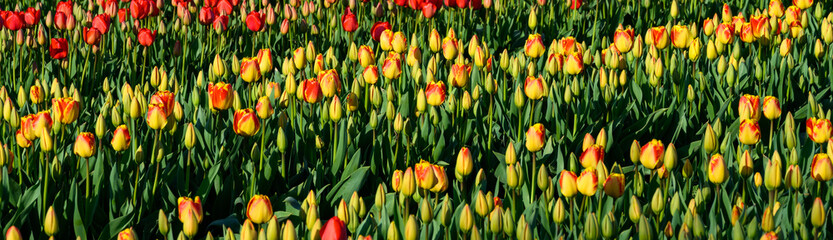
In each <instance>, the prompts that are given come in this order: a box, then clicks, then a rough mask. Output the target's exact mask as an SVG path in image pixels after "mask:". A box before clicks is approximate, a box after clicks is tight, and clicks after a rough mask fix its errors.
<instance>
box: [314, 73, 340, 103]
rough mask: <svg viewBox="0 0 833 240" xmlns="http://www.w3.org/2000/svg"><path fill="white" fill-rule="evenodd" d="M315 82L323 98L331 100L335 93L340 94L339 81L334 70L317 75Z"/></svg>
mask: <svg viewBox="0 0 833 240" xmlns="http://www.w3.org/2000/svg"><path fill="white" fill-rule="evenodd" d="M317 80H318V83H319V84H320V86H321V93H323V94H324V96H325V97H328V98H331V97H333V96H334V95H335V94H336V93H337V92H341V81H339V77H338V72H336V70H333V69H330V70H327V71H323V72H321V73H319V74H318V79H317Z"/></svg>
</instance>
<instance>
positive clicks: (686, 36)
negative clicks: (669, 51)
mask: <svg viewBox="0 0 833 240" xmlns="http://www.w3.org/2000/svg"><path fill="white" fill-rule="evenodd" d="M690 35H691V34H690V32H689V31H688V27H686V26H684V25H676V26H674V27H673V28H671V44H672V45H674V47H676V48H686V47H688V44H689V43H690V42H691V36H690Z"/></svg>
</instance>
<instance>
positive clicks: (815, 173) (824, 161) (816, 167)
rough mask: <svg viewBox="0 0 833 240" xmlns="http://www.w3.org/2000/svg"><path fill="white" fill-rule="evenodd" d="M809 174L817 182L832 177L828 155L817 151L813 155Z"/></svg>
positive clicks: (832, 164) (828, 179) (831, 167)
mask: <svg viewBox="0 0 833 240" xmlns="http://www.w3.org/2000/svg"><path fill="white" fill-rule="evenodd" d="M810 175H811V176H812V177H813V179H815V180H816V181H819V182H826V181H830V179H833V163H831V161H830V155H828V154H826V153H818V154H816V155H815V156H813V163H812V164H811V165H810Z"/></svg>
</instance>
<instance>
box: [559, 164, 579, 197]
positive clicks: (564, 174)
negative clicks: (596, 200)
mask: <svg viewBox="0 0 833 240" xmlns="http://www.w3.org/2000/svg"><path fill="white" fill-rule="evenodd" d="M576 179H577V177H576V174H575V173H573V172H570V171H567V170H561V174H560V176H559V177H558V189H560V190H561V195H564V197H567V198H570V197H573V196H575V195H576V192H578V187H577V186H576Z"/></svg>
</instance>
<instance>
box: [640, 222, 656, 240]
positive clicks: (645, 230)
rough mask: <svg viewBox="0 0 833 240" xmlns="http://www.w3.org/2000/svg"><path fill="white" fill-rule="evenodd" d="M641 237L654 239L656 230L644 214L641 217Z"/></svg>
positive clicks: (641, 239) (642, 238)
mask: <svg viewBox="0 0 833 240" xmlns="http://www.w3.org/2000/svg"><path fill="white" fill-rule="evenodd" d="M638 232H639V239H640V240H650V239H653V238H654V237H653V235H654V232H653V230H652V229H651V224H649V223H648V218H646V217H645V216H642V217H641V218H640V219H639V231H638Z"/></svg>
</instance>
